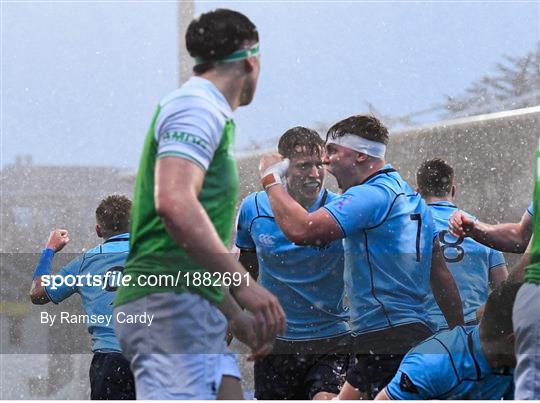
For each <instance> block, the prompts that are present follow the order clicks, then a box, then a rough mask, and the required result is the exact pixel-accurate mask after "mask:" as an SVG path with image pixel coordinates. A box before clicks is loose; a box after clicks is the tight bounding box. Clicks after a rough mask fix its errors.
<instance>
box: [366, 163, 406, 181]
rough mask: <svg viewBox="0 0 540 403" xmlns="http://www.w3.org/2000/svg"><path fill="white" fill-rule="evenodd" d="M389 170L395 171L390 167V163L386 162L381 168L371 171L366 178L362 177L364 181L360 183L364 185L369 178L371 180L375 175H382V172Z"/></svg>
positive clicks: (385, 172)
mask: <svg viewBox="0 0 540 403" xmlns="http://www.w3.org/2000/svg"><path fill="white" fill-rule="evenodd" d="M390 172H397V171H396V170H395V169H394V168H393V167H392V165H390V164H386V165H385V166H384V167H383V168H382V169H381V170H379V171H377V172H374V173H372V174H371V175H369V176H368V177H367V178H366V179H364V181H363V182H362V183H361V184H360V185H365V184H366V183H368V182H369V181H370V180H372V179H373V178H375V177H376V176H379V175H382V174H388V173H390Z"/></svg>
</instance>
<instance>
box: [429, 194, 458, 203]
mask: <svg viewBox="0 0 540 403" xmlns="http://www.w3.org/2000/svg"><path fill="white" fill-rule="evenodd" d="M424 200H425V201H426V203H428V204H430V203H440V202H450V203H453V199H452V198H451V197H450V195H448V196H445V197H437V196H426V197H424Z"/></svg>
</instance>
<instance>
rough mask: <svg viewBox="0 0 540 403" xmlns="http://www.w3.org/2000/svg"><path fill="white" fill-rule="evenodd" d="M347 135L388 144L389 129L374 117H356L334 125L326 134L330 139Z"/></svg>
mask: <svg viewBox="0 0 540 403" xmlns="http://www.w3.org/2000/svg"><path fill="white" fill-rule="evenodd" d="M345 134H354V135H356V136H359V137H363V138H365V139H367V140H371V141H376V142H378V143H382V144H384V145H386V144H388V140H389V138H388V129H387V128H386V126H384V125H383V124H382V122H381V121H380V120H379V119H377V118H376V117H375V116H372V115H355V116H350V117H348V118H347V119H343V120H342V121H339V122H337V123H336V124H334V125H333V126H332V127H331V128H330V129H328V133H327V134H326V141H328V139H330V138H332V139H336V138H338V137H343V136H344V135H345Z"/></svg>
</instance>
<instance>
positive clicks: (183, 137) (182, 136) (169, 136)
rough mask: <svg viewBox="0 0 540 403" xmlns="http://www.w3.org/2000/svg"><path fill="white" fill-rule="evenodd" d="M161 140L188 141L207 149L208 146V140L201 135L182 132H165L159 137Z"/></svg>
mask: <svg viewBox="0 0 540 403" xmlns="http://www.w3.org/2000/svg"><path fill="white" fill-rule="evenodd" d="M161 141H162V142H163V143H173V142H174V143H190V144H194V145H196V146H199V147H202V148H204V149H205V150H208V149H209V146H210V145H209V144H208V141H206V140H205V139H203V138H202V137H199V136H196V135H195V134H189V133H184V132H166V133H164V134H163V136H162V137H161Z"/></svg>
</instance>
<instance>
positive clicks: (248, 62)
mask: <svg viewBox="0 0 540 403" xmlns="http://www.w3.org/2000/svg"><path fill="white" fill-rule="evenodd" d="M243 62H244V70H245V71H246V73H251V72H252V71H253V70H254V69H255V63H257V58H256V57H255V56H253V57H248V58H247V59H244V61H243Z"/></svg>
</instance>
